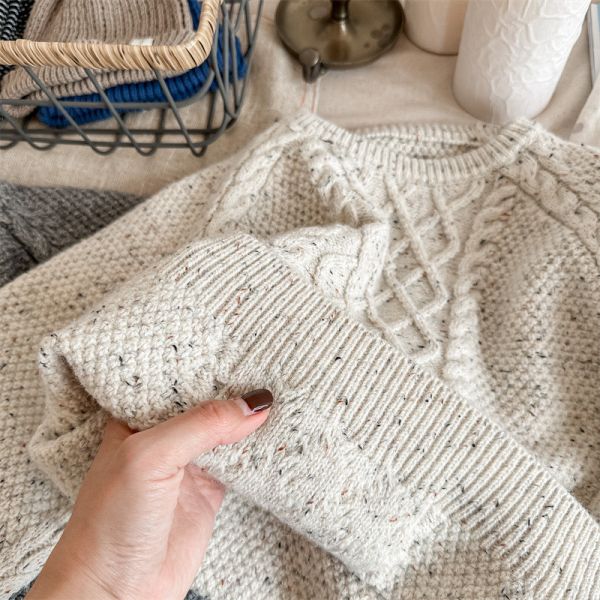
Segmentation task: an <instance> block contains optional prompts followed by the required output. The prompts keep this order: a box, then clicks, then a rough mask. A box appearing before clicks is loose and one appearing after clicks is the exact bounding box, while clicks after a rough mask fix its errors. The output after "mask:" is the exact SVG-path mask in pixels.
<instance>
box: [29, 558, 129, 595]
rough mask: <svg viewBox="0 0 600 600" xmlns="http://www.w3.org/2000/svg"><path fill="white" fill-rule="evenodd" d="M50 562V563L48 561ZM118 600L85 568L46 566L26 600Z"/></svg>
mask: <svg viewBox="0 0 600 600" xmlns="http://www.w3.org/2000/svg"><path fill="white" fill-rule="evenodd" d="M49 562H50V561H49ZM71 598H73V599H74V600H75V599H79V598H85V599H86V600H120V598H119V597H118V596H117V595H116V594H115V593H113V592H111V591H110V590H109V589H108V588H107V587H105V586H104V585H103V584H102V583H101V582H99V581H97V580H96V578H95V577H94V576H92V575H91V574H90V573H89V572H88V571H87V569H86V568H85V567H80V566H77V565H67V564H62V565H60V566H56V567H55V565H53V564H48V563H47V564H46V566H45V567H44V569H42V572H41V573H40V575H39V577H38V578H37V579H36V581H35V583H34V584H33V586H32V588H31V590H30V592H29V593H28V594H27V596H26V600H67V599H69V600H70V599H71Z"/></svg>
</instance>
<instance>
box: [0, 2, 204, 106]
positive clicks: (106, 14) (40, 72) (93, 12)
mask: <svg viewBox="0 0 600 600" xmlns="http://www.w3.org/2000/svg"><path fill="white" fill-rule="evenodd" d="M84 4H85V6H83V5H82V2H81V0H36V2H35V3H34V5H33V8H32V10H31V15H30V18H29V20H28V22H27V27H26V28H25V33H24V35H23V37H24V38H25V39H30V40H38V41H61V42H72V41H101V42H114V43H117V42H121V43H127V42H132V41H133V40H148V39H151V40H153V43H154V44H156V45H159V44H165V45H171V44H178V43H182V42H184V41H186V40H187V39H189V38H190V37H191V36H192V35H193V33H194V31H195V30H194V27H193V23H192V15H191V13H190V10H189V7H188V0H105V1H102V2H100V1H98V0H86V2H85V3H84ZM34 71H35V73H36V75H37V76H38V77H39V78H40V79H41V80H42V81H43V82H44V83H45V84H46V85H48V87H49V88H50V89H51V90H52V92H53V93H54V95H55V96H57V97H65V96H80V95H86V94H90V93H94V92H96V88H95V86H94V84H93V82H92V81H91V80H90V79H89V77H88V76H87V75H86V73H85V71H84V69H81V68H78V67H34ZM94 74H95V76H96V79H97V80H98V82H99V83H100V84H101V86H102V88H103V89H105V88H109V87H114V86H117V85H123V84H126V83H134V82H139V81H150V80H152V79H154V78H155V75H154V73H153V72H152V71H118V70H117V71H98V72H95V73H94ZM0 95H1V97H2V98H5V99H6V98H8V99H14V98H29V99H37V100H39V99H46V98H47V97H46V95H45V94H44V93H43V92H41V91H39V88H38V85H37V84H36V83H35V82H34V81H33V80H32V79H31V77H30V76H29V75H28V74H27V72H26V71H25V70H24V69H23V68H22V67H18V68H16V69H14V70H13V71H11V72H10V73H8V74H7V75H6V76H5V77H4V79H3V80H2V84H1V86H0ZM33 108H34V107H6V110H7V112H9V113H10V114H11V115H13V116H16V117H22V116H25V115H26V114H28V113H30V112H31V111H32V110H33Z"/></svg>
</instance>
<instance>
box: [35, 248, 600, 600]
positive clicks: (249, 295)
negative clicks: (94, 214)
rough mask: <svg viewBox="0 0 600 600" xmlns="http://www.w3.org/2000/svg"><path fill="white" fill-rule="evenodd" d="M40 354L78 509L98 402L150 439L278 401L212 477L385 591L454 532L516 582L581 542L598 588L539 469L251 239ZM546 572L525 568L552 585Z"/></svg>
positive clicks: (38, 451) (190, 254) (54, 470)
mask: <svg viewBox="0 0 600 600" xmlns="http://www.w3.org/2000/svg"><path fill="white" fill-rule="evenodd" d="M42 357H43V363H44V364H43V365H42V367H43V369H42V373H43V376H44V378H45V381H46V384H47V389H48V410H47V415H46V419H45V422H44V423H43V424H42V427H41V428H40V430H39V431H38V433H37V435H36V437H35V439H34V440H33V442H32V444H31V448H30V449H31V453H32V455H33V457H34V458H35V460H36V462H37V464H38V465H39V466H40V467H41V468H42V469H44V470H45V471H46V472H47V473H49V474H50V476H52V477H53V478H54V479H55V481H57V482H58V483H59V485H61V487H62V489H63V490H64V491H66V492H69V493H71V494H74V493H75V491H76V488H77V485H78V481H79V480H80V478H81V476H82V471H83V469H82V465H81V459H80V456H81V445H84V444H85V443H86V440H88V439H90V438H93V437H94V436H91V435H90V432H89V427H90V424H91V425H92V428H93V425H94V423H98V422H99V421H100V420H99V419H98V417H97V412H98V407H97V406H96V405H95V404H94V402H93V401H92V400H91V398H94V399H95V401H96V402H97V403H98V404H99V405H100V406H101V407H102V408H103V409H104V410H106V411H108V412H110V413H112V414H113V415H115V416H116V417H118V418H120V419H123V420H125V421H127V423H128V424H129V425H130V426H132V427H134V428H141V427H148V426H151V425H153V424H155V423H157V422H159V421H161V420H163V419H165V418H168V417H169V416H171V415H173V414H174V413H176V412H179V411H181V410H185V409H187V408H189V407H190V406H192V405H194V404H195V403H197V402H198V401H200V400H203V399H207V398H209V397H212V396H214V395H215V390H217V395H218V396H220V397H226V396H229V395H231V394H234V393H240V392H243V391H247V390H250V389H253V388H257V387H269V388H271V390H272V391H273V393H274V396H275V399H276V403H275V405H274V407H273V409H272V413H271V415H270V417H269V420H268V421H267V423H266V424H265V426H263V427H262V428H261V429H260V430H258V431H257V432H255V433H254V434H252V435H251V436H249V437H248V438H247V439H245V440H243V441H241V442H239V443H238V444H234V445H232V446H227V447H220V448H217V449H215V450H214V451H212V452H209V453H207V454H205V455H203V456H201V457H199V459H198V463H199V464H200V465H202V466H204V467H206V468H207V469H208V470H209V471H210V472H211V473H213V474H214V475H215V476H216V477H218V478H219V479H221V480H222V481H223V482H224V483H226V484H228V485H229V486H231V488H232V489H233V490H235V491H236V492H237V493H239V494H241V495H242V496H243V497H245V498H247V499H249V500H251V501H252V502H253V503H255V504H256V505H258V506H261V507H262V508H263V509H266V510H267V511H269V512H271V513H272V514H274V515H276V516H277V517H278V518H279V519H280V520H281V521H283V522H284V523H286V524H287V525H289V526H290V527H292V528H293V529H295V530H296V531H298V532H300V533H301V534H303V535H305V536H306V537H308V538H309V539H311V540H312V541H313V542H314V543H316V544H318V545H319V546H321V547H323V548H325V549H326V550H327V551H329V552H330V553H332V554H333V555H335V556H336V557H338V558H339V559H340V560H341V561H343V562H344V563H345V564H346V565H347V566H348V567H349V568H350V569H351V570H353V571H354V572H355V573H356V574H358V575H359V576H360V577H362V578H364V579H365V580H366V581H368V582H369V583H371V584H373V585H376V586H377V587H378V588H379V589H381V590H389V589H390V588H391V586H392V585H393V582H394V579H395V577H396V575H397V574H398V572H399V571H400V570H401V569H402V568H403V565H405V564H406V562H407V559H408V557H409V556H410V554H411V552H413V551H414V548H415V547H416V546H418V545H419V544H421V543H422V542H423V541H424V540H426V539H428V538H431V537H432V536H435V535H438V532H439V531H449V530H452V529H453V528H458V529H459V530H463V531H465V532H467V533H468V534H469V535H470V536H471V538H472V539H476V540H477V542H478V543H479V544H480V545H481V547H482V548H485V549H486V552H490V553H491V554H492V555H493V556H494V557H495V558H496V559H497V561H498V562H499V564H500V567H499V568H501V569H503V570H506V572H508V573H511V574H512V573H514V574H516V573H518V572H520V571H519V569H521V567H522V566H523V561H525V560H526V557H531V556H533V557H535V556H539V555H540V554H542V555H553V553H555V552H556V551H557V548H559V547H562V545H563V544H572V547H573V548H574V550H573V551H572V552H571V553H570V554H569V555H568V557H567V558H566V559H565V560H566V563H568V564H567V566H565V563H564V562H563V566H562V568H563V569H565V570H566V571H565V572H569V573H570V572H572V571H573V569H572V568H571V567H573V566H574V565H585V569H587V570H588V571H589V572H588V573H587V575H586V578H587V579H585V580H586V581H593V580H594V579H595V577H597V576H598V564H597V556H598V549H599V543H600V542H599V540H600V534H599V532H598V525H597V524H596V523H595V522H594V521H593V520H592V519H591V517H590V516H589V515H588V514H587V513H586V511H585V510H584V509H583V508H581V507H580V506H579V505H578V504H577V503H576V501H575V500H574V499H573V498H572V497H571V496H570V495H569V494H568V493H567V492H566V491H565V490H563V489H562V488H561V487H560V486H559V485H558V484H557V483H556V482H555V481H554V480H553V479H552V478H551V477H549V476H548V475H547V474H546V473H545V471H544V470H543V468H542V467H541V466H540V465H539V464H538V463H537V462H536V461H535V460H534V459H533V458H532V457H530V456H529V455H528V454H527V453H526V452H525V451H524V450H522V449H521V448H520V447H519V446H518V445H517V444H516V443H515V442H513V441H512V440H511V439H510V438H509V437H508V436H507V435H506V434H504V433H503V432H502V430H500V429H499V428H498V427H497V426H495V425H494V424H492V423H491V422H490V421H488V420H487V419H486V418H484V417H483V416H481V415H479V414H477V413H476V411H474V409H473V408H472V407H470V406H469V405H468V403H466V402H465V401H464V400H462V399H460V398H458V397H456V396H455V395H454V394H453V393H451V392H450V391H449V390H448V389H446V388H445V387H444V385H443V384H442V383H441V382H440V381H438V380H437V379H435V378H433V377H431V376H430V375H428V374H427V373H425V372H423V371H422V370H420V369H418V368H417V367H416V366H415V365H414V364H413V363H412V362H411V361H409V360H408V359H406V358H405V357H404V356H402V355H401V354H399V353H398V352H397V351H396V350H394V349H393V348H392V347H391V346H390V345H389V344H387V343H386V342H384V341H382V340H381V339H380V338H379V337H378V336H377V335H376V334H374V333H372V332H370V331H368V330H367V329H365V328H364V327H363V326H361V325H360V324H358V323H356V322H354V321H352V320H351V319H350V318H349V317H348V316H347V315H346V313H345V311H343V310H341V309H340V308H339V307H336V306H334V305H332V304H331V303H329V302H327V301H325V300H324V299H323V297H322V296H321V295H320V294H319V293H318V292H317V291H315V289H314V288H313V287H312V286H310V285H307V283H306V282H305V281H304V279H302V278H301V277H300V276H298V275H297V274H296V272H294V271H292V270H291V269H290V268H289V267H288V266H287V265H286V264H284V262H283V261H282V260H281V256H280V254H279V253H278V252H277V251H275V250H274V248H273V247H270V246H267V245H265V244H263V243H260V242H258V241H256V240H255V239H254V238H251V237H248V236H233V237H230V238H226V239H221V240H207V241H203V242H198V243H195V244H194V245H192V246H189V247H188V248H186V249H185V250H184V251H182V252H181V253H179V254H178V255H177V256H176V257H174V258H173V259H172V260H170V261H169V262H168V263H167V264H165V265H163V266H162V267H161V268H160V270H159V271H158V272H155V273H152V274H151V275H147V276H145V277H143V278H142V279H140V280H138V281H137V282H136V283H135V284H134V285H130V286H128V287H127V288H126V289H124V290H122V291H121V292H120V293H118V294H117V295H115V296H114V297H112V298H109V299H107V301H106V302H105V303H104V304H103V306H102V307H100V308H98V309H97V310H95V311H94V312H93V313H92V314H90V315H89V316H88V317H86V318H84V319H82V320H80V321H79V322H77V323H75V324H74V325H72V326H71V327H68V328H67V329H65V330H63V331H61V332H59V333H57V334H56V335H55V336H53V337H51V338H49V339H48V340H47V342H46V343H45V344H44V346H43V348H42ZM74 414H76V415H78V417H77V418H78V421H79V423H80V424H81V423H83V425H79V426H78V427H73V415H74ZM83 414H87V415H88V417H87V418H84V419H82V415H83ZM86 428H88V429H86ZM78 429H80V430H81V435H79V437H78V439H77V442H76V443H73V438H74V437H77V436H78V433H77V430H78ZM90 454H91V453H90ZM78 461H79V463H78ZM548 498H551V499H552V506H553V508H552V510H550V509H548V506H547V505H548V504H549V502H548ZM475 509H476V510H475ZM484 517H485V518H484ZM524 522H526V523H528V527H527V528H523V527H522V524H523V523H524ZM487 523H497V524H498V527H491V528H490V527H489V526H488V525H487ZM561 527H562V533H561V536H559V537H560V539H558V537H557V536H556V535H555V533H556V531H558V530H561ZM580 535H585V538H586V540H587V542H588V543H586V544H578V543H577V537H578V536H580ZM549 565H550V563H549V561H537V562H534V563H531V564H528V565H527V566H528V568H530V569H532V570H533V571H535V573H534V575H535V576H534V577H533V580H535V581H539V582H544V585H548V581H554V580H553V577H554V571H552V573H550V572H549V571H548V570H549V569H550V566H549ZM458 567H459V565H457V568H458ZM578 568H579V567H578ZM561 572H562V571H561ZM515 576H516V575H515ZM563 580H564V581H561V585H563V584H564V585H568V584H569V581H568V577H563ZM534 591H535V590H534ZM534 596H535V594H534ZM542 596H543V594H542Z"/></svg>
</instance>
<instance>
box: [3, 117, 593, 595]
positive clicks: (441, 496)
mask: <svg viewBox="0 0 600 600" xmlns="http://www.w3.org/2000/svg"><path fill="white" fill-rule="evenodd" d="M599 160H600V157H599V156H598V155H597V154H594V153H593V152H592V151H591V150H589V149H586V148H581V147H577V146H573V145H570V144H567V143H565V142H562V141H560V140H558V139H557V138H554V137H553V136H551V135H549V134H547V133H545V132H543V131H541V130H540V129H539V128H537V127H535V126H533V125H532V124H530V123H527V122H519V123H516V124H512V125H508V126H506V127H503V128H500V129H496V128H493V127H485V126H472V127H444V126H425V127H418V126H414V127H405V128H404V127H403V128H385V129H380V130H372V131H369V132H365V133H358V134H353V133H349V132H346V131H343V130H340V129H339V128H337V127H335V126H333V125H330V124H328V123H325V122H322V121H320V120H319V119H317V118H315V117H313V116H311V115H303V116H301V117H299V118H298V119H296V120H293V121H290V122H283V123H280V124H278V125H276V126H275V127H274V128H273V129H272V130H271V131H269V132H268V133H266V134H265V135H264V136H262V137H261V138H260V139H258V140H256V142H255V143H253V145H252V146H251V147H250V148H248V149H247V150H245V151H244V152H243V153H241V154H240V155H238V156H234V157H232V158H230V159H229V160H227V161H226V162H224V163H221V164H218V165H215V166H213V167H209V168H208V169H205V170H203V171H200V172H199V173H198V174H196V175H193V176H191V177H188V178H187V179H184V180H182V181H181V182H178V183H176V184H174V185H172V186H170V187H169V188H167V189H165V190H164V191H163V192H161V193H159V194H158V195H157V196H155V197H154V198H152V199H150V200H148V201H146V202H144V203H143V204H141V205H140V206H138V207H137V208H136V209H134V210H133V211H131V212H130V213H128V214H127V215H125V216H124V217H122V218H121V219H119V220H118V221H116V222H115V223H113V224H112V225H110V226H109V227H107V228H105V229H103V230H101V231H100V232H98V233H97V234H96V235H95V236H93V237H92V238H89V239H87V240H84V241H83V242H81V243H80V244H78V245H77V246H75V247H73V248H71V249H69V250H67V251H65V252H64V253H62V254H61V255H59V256H57V257H55V258H54V259H52V260H50V261H48V262H47V263H45V264H44V265H41V266H40V267H38V268H36V269H34V270H33V271H31V272H30V273H28V274H26V275H24V276H22V277H20V278H18V279H17V280H16V281H14V282H12V283H11V284H9V285H8V286H5V287H4V288H3V289H2V290H0V315H1V317H0V318H1V319H2V321H1V322H2V327H1V328H0V342H1V344H0V348H2V350H1V352H2V354H0V365H3V366H2V367H1V368H0V398H1V399H2V402H3V412H2V423H1V426H2V436H1V439H0V457H1V458H0V461H1V462H0V468H1V469H2V482H1V483H0V486H2V489H1V492H2V493H1V494H0V515H2V518H3V519H4V521H3V523H2V529H3V531H4V532H6V535H5V540H6V542H5V545H4V546H3V548H2V552H1V555H0V559H1V560H0V569H1V571H0V575H1V579H0V581H1V586H2V587H1V591H2V593H4V594H9V593H12V592H14V591H16V590H18V589H19V587H20V586H21V585H23V584H24V583H26V582H27V581H28V580H29V579H31V578H33V577H34V576H35V574H36V573H37V572H38V570H39V568H40V566H41V564H42V563H43V560H44V559H45V557H46V556H47V554H48V552H49V551H50V549H51V548H52V546H53V544H54V543H55V542H56V539H57V536H58V534H59V531H60V529H61V527H62V526H63V524H64V522H65V521H66V519H67V518H68V514H69V507H70V500H69V498H72V497H73V496H74V495H75V493H76V490H77V488H78V485H79V483H80V481H81V477H82V475H83V473H84V472H85V469H86V467H87V466H88V464H89V461H90V460H91V457H92V455H93V452H94V449H95V447H96V445H97V443H98V441H99V439H100V435H101V426H102V423H103V421H104V418H105V416H104V415H105V411H109V412H111V413H113V414H115V415H117V416H119V417H121V418H124V419H125V420H127V421H128V422H129V423H130V424H132V425H134V426H144V427H145V426H149V425H151V424H153V423H156V422H158V421H160V420H161V419H164V418H166V417H167V416H169V415H171V414H174V413H175V412H178V411H180V410H185V409H186V408H187V407H189V406H191V405H193V404H195V403H197V402H198V401H200V400H202V399H203V398H207V397H212V396H217V397H225V396H227V395H229V394H232V393H236V392H242V391H245V390H247V389H251V388H255V387H259V386H267V387H270V388H272V390H273V392H274V395H275V398H276V403H275V405H274V407H273V409H272V414H271V416H270V417H269V420H268V422H267V424H266V425H265V427H263V428H261V430H260V431H258V432H256V433H255V434H253V436H251V437H249V438H248V439H247V440H244V441H243V442H241V443H240V444H236V445H233V446H230V447H226V448H220V449H218V450H216V451H215V452H213V453H211V454H209V455H206V456H203V457H201V458H200V460H201V462H202V464H204V465H205V466H207V467H208V468H209V469H210V470H211V471H212V472H213V473H215V474H216V475H217V476H218V477H219V478H221V479H222V480H224V481H225V482H227V483H228V484H229V486H230V488H231V492H230V493H228V494H227V497H226V500H225V503H224V505H223V507H222V510H221V512H220V513H219V516H218V521H217V526H216V529H215V534H214V537H213V539H212V540H211V543H210V546H209V549H208V553H207V556H206V559H205V562H204V565H203V568H202V570H201V572H200V573H199V574H198V577H197V580H196V586H195V589H196V590H197V592H198V593H199V594H202V595H205V596H208V597H210V598H211V599H212V600H215V599H218V600H221V599H223V600H225V599H227V600H229V599H231V598H235V599H237V598H242V599H246V598H259V599H264V600H267V599H269V600H271V599H273V598H276V599H277V598H281V599H286V600H287V599H289V598H300V599H307V600H308V599H309V598H324V599H327V600H328V599H332V600H333V599H341V598H361V599H362V598H367V599H376V598H377V599H381V598H394V599H400V598H402V599H405V598H408V599H413V598H415V599H416V598H431V599H436V600H437V599H439V598H477V599H480V600H484V599H486V600H487V599H488V598H503V597H504V598H505V597H507V596H508V597H509V598H550V599H553V598H556V599H559V598H560V599H562V598H590V597H594V594H595V593H596V591H597V590H598V589H600V570H599V566H600V563H599V560H600V559H599V552H598V550H599V547H598V546H599V544H600V529H599V528H598V524H597V521H596V516H597V511H598V508H599V507H598V492H599V487H600V484H599V478H598V469H599V465H600V454H599V452H600V449H599V448H598V446H597V438H598V433H599V429H600V417H599V416H598V415H600V411H599V410H598V409H599V407H600V392H599V391H598V390H599V389H600V381H599V378H600V376H599V370H598V364H597V362H598V355H597V351H596V350H597V339H598V327H597V326H598V323H597V320H596V319H597V315H596V312H597V309H596V308H595V307H597V304H598V302H597V300H598V295H597V285H598V283H597V282H598V258H599V257H598V212H599V210H600V202H599V199H600V184H599V183H598V178H597V170H598V162H599ZM51 332H54V333H52V334H51V335H48V334H50V333H51ZM142 333H143V335H142ZM40 340H43V342H42V343H41V345H40ZM36 369H39V371H40V373H41V375H42V377H41V381H40V379H39V378H38V377H36ZM28 442H29V448H28V449H27V448H26V447H25V446H26V445H27V443H28ZM32 459H33V461H34V463H35V465H37V467H39V469H41V472H40V471H39V470H37V468H36V466H35V465H34V464H32V462H31V460H32ZM42 473H44V475H42ZM59 490H60V492H59ZM382 498H383V501H382ZM593 515H594V516H593Z"/></svg>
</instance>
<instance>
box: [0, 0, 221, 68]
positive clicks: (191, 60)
mask: <svg viewBox="0 0 600 600" xmlns="http://www.w3.org/2000/svg"><path fill="white" fill-rule="evenodd" d="M221 1H222V0H203V1H202V10H201V12H200V20H199V23H198V29H197V30H196V32H195V33H194V36H193V37H192V38H191V39H190V40H189V41H186V42H185V43H182V44H177V45H173V46H165V45H161V46H142V45H134V44H107V43H101V42H37V41H32V40H24V39H20V40H12V41H5V40H4V41H0V64H7V65H18V66H25V65H27V66H57V67H87V68H91V69H111V70H112V69H118V70H142V71H146V70H149V69H158V70H161V71H169V72H181V71H187V70H189V69H193V68H194V67H197V66H198V65H201V64H202V63H203V62H204V61H205V60H206V58H207V57H208V55H209V53H210V50H211V47H212V42H213V39H214V35H215V31H216V28H217V21H218V17H219V8H220V5H221Z"/></svg>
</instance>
